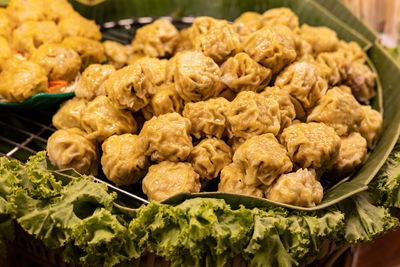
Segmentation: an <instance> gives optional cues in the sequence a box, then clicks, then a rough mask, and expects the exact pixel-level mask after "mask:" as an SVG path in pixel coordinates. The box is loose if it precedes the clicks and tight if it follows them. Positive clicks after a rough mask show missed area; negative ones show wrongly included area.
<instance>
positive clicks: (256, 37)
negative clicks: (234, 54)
mask: <svg viewBox="0 0 400 267" xmlns="http://www.w3.org/2000/svg"><path fill="white" fill-rule="evenodd" d="M243 50H244V51H245V52H246V53H247V54H249V56H250V57H251V58H252V59H254V60H255V61H257V62H259V63H260V64H261V65H263V66H265V67H267V68H269V69H271V70H272V73H273V74H276V73H278V72H279V71H280V70H281V69H283V68H284V67H285V66H286V65H288V64H290V63H292V62H293V61H294V60H295V59H296V56H297V54H296V44H295V37H294V34H293V33H292V31H291V30H290V29H289V28H288V27H286V26H284V25H276V26H265V27H263V28H261V29H259V30H258V31H256V32H254V33H253V34H252V35H250V36H249V38H248V39H247V40H246V42H245V43H244V44H243Z"/></svg>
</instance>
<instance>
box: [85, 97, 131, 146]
mask: <svg viewBox="0 0 400 267" xmlns="http://www.w3.org/2000/svg"><path fill="white" fill-rule="evenodd" d="M81 126H82V128H83V129H84V130H85V131H86V132H87V133H88V135H87V138H89V139H91V140H93V139H94V140H97V141H99V142H102V141H104V140H105V139H107V138H108V137H109V136H111V135H113V134H124V133H135V132H136V131H137V124H136V121H135V119H134V118H133V116H132V113H131V112H129V111H127V110H120V109H118V108H117V107H116V106H115V105H114V103H113V102H111V100H110V99H109V98H108V97H106V96H103V95H102V96H98V97H96V98H95V99H93V100H92V101H90V102H89V103H88V104H87V105H86V108H85V109H83V110H82V120H81Z"/></svg>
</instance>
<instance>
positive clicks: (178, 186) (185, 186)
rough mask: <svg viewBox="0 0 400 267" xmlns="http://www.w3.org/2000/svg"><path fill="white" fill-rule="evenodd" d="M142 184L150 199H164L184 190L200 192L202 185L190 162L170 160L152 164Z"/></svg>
mask: <svg viewBox="0 0 400 267" xmlns="http://www.w3.org/2000/svg"><path fill="white" fill-rule="evenodd" d="M142 186H143V192H144V193H145V194H146V195H147V197H148V199H149V200H150V201H163V200H165V199H167V198H169V197H172V196H174V195H176V194H179V193H183V192H190V193H198V192H200V187H201V185H200V181H199V175H198V174H197V173H196V172H195V171H194V170H193V168H192V165H190V163H187V162H185V163H184V162H169V161H163V162H161V163H158V164H156V165H152V166H150V168H149V171H148V173H147V174H146V176H145V177H144V179H143V183H142Z"/></svg>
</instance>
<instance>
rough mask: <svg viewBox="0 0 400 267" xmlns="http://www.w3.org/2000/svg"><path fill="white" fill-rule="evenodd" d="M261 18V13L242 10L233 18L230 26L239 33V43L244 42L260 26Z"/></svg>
mask: <svg viewBox="0 0 400 267" xmlns="http://www.w3.org/2000/svg"><path fill="white" fill-rule="evenodd" d="M261 18H262V16H261V14H259V13H257V12H244V13H242V15H240V16H239V17H238V18H237V19H235V21H234V22H233V24H232V26H233V29H234V30H235V32H237V33H238V34H239V37H240V41H241V43H244V42H245V41H246V39H247V37H249V36H250V34H252V33H253V32H255V31H257V30H259V29H261V28H262V26H263V25H262V23H261Z"/></svg>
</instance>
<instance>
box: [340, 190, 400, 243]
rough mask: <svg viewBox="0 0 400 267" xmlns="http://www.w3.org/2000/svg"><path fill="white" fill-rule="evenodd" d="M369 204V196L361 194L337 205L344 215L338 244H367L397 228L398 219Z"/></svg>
mask: <svg viewBox="0 0 400 267" xmlns="http://www.w3.org/2000/svg"><path fill="white" fill-rule="evenodd" d="M371 202H372V201H371V195H370V194H369V193H368V192H363V193H360V194H357V195H356V196H354V197H351V198H349V199H346V200H344V201H342V202H340V203H339V205H338V206H339V208H340V209H341V210H342V212H343V213H344V214H345V223H344V229H343V231H342V232H341V233H339V238H338V239H337V240H338V242H341V243H343V242H347V243H359V242H369V241H372V240H374V239H375V238H376V237H377V236H380V235H383V234H385V233H387V232H391V231H394V230H395V229H396V227H398V226H399V221H398V219H397V218H396V217H393V216H392V215H391V214H390V212H389V210H388V209H387V208H385V207H382V206H375V205H373V204H372V203H371ZM340 234H342V235H343V236H341V235H340Z"/></svg>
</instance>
